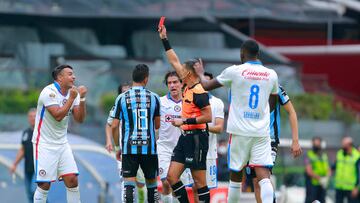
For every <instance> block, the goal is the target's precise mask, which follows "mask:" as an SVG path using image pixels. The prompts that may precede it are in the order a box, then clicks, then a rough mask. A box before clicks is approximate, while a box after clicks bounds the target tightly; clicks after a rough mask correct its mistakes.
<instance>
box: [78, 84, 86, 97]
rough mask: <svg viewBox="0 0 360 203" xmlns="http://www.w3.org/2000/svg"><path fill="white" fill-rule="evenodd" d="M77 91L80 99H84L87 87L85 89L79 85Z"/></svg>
mask: <svg viewBox="0 0 360 203" xmlns="http://www.w3.org/2000/svg"><path fill="white" fill-rule="evenodd" d="M77 90H78V92H79V94H80V98H84V97H85V95H86V93H87V87H85V86H84V85H80V86H79V87H78V88H77Z"/></svg>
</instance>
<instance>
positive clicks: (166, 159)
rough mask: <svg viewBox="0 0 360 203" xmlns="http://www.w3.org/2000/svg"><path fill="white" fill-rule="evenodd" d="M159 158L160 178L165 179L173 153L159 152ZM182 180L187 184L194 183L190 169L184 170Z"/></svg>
mask: <svg viewBox="0 0 360 203" xmlns="http://www.w3.org/2000/svg"><path fill="white" fill-rule="evenodd" d="M158 160H159V176H160V179H161V180H162V181H163V180H165V179H166V176H167V174H168V171H169V167H170V162H171V153H158ZM180 180H181V182H182V183H183V184H184V185H185V186H191V185H192V184H193V183H194V181H193V178H192V175H191V171H190V169H188V168H186V169H185V170H184V172H183V173H182V174H181V176H180Z"/></svg>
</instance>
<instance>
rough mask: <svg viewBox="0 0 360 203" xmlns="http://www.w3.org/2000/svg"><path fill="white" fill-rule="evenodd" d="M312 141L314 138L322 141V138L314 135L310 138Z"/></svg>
mask: <svg viewBox="0 0 360 203" xmlns="http://www.w3.org/2000/svg"><path fill="white" fill-rule="evenodd" d="M311 140H312V141H313V142H315V140H319V141H320V142H322V138H321V137H319V136H315V137H313V138H312V139H311Z"/></svg>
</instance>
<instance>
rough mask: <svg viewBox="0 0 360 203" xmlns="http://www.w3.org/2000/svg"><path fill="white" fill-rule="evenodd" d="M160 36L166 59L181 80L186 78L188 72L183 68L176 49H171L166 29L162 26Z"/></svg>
mask: <svg viewBox="0 0 360 203" xmlns="http://www.w3.org/2000/svg"><path fill="white" fill-rule="evenodd" d="M158 31H159V36H160V39H161V41H162V43H163V45H164V48H165V52H166V57H167V59H168V61H169V63H170V65H171V66H172V67H173V68H174V69H175V71H176V73H177V74H178V75H179V76H180V78H184V77H185V76H186V74H187V72H186V70H185V69H184V68H183V66H182V64H181V62H180V60H179V58H178V56H177V55H176V53H175V51H174V49H172V48H171V46H170V42H169V40H168V38H167V33H166V27H165V26H162V27H161V28H159V30H158Z"/></svg>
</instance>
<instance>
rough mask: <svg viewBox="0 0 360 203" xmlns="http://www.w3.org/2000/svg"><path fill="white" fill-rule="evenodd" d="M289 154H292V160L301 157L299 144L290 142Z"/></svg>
mask: <svg viewBox="0 0 360 203" xmlns="http://www.w3.org/2000/svg"><path fill="white" fill-rule="evenodd" d="M291 153H292V155H293V157H294V158H296V157H298V156H300V155H301V153H302V149H301V147H300V144H299V142H292V144H291Z"/></svg>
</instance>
